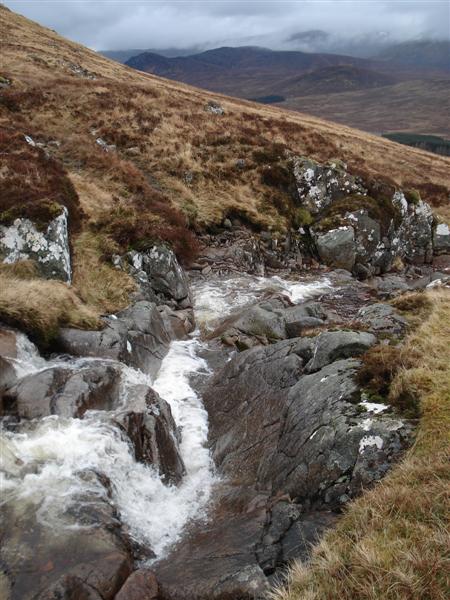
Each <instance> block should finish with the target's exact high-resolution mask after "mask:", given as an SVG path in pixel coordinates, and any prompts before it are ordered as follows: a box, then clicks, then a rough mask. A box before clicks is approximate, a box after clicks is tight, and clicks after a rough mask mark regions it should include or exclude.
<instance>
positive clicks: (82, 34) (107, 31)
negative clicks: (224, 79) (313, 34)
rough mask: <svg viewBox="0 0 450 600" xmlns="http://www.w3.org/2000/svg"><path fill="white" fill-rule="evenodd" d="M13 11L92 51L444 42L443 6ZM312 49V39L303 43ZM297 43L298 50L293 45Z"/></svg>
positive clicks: (337, 3) (214, 4) (21, 0)
mask: <svg viewBox="0 0 450 600" xmlns="http://www.w3.org/2000/svg"><path fill="white" fill-rule="evenodd" d="M4 1H5V4H6V5H7V6H8V7H10V8H11V9H12V10H16V11H17V12H19V13H21V14H24V15H25V16H27V17H29V18H31V19H33V20H36V21H38V22H39V23H41V24H43V25H46V26H48V27H51V28H52V29H55V30H56V31H58V32H59V33H60V34H61V35H64V36H66V37H69V38H70V39H73V40H76V41H79V42H81V43H83V44H86V45H88V46H90V47H92V48H96V49H110V50H114V49H120V48H129V47H133V48H139V47H140V48H149V47H151V48H166V47H178V48H183V47H189V46H203V47H213V46H217V45H224V44H229V45H239V44H245V43H252V44H260V45H266V46H269V47H273V48H285V47H299V48H301V49H306V50H308V49H312V50H315V49H316V48H315V47H304V48H302V47H301V43H300V45H299V42H298V40H297V42H295V43H294V41H293V40H292V39H291V41H290V42H289V41H288V40H289V38H292V36H293V35H295V34H296V33H298V32H302V31H310V30H322V31H326V32H328V33H329V34H330V35H329V36H328V46H327V45H326V43H325V41H324V40H322V42H321V43H322V46H324V47H323V48H320V49H322V50H326V49H327V48H328V49H330V50H333V49H339V48H345V47H346V45H347V46H348V45H349V42H350V46H351V43H352V40H358V42H357V43H358V44H364V38H365V37H367V42H368V44H369V46H370V44H372V43H373V40H374V39H375V45H376V44H377V43H381V42H380V40H382V39H384V40H393V41H395V40H406V39H411V38H418V37H424V36H430V37H435V38H445V39H448V38H449V37H450V32H449V28H450V25H449V22H450V18H449V4H448V2H447V1H446V0H445V1H438V0H436V1H434V0H419V1H409V0H406V1H402V0H400V1H398V0H392V1H382V0H379V1H366V0H359V1H347V0H329V1H307V0H305V1H284V0H280V1H276V0H274V1H267V2H264V1H259V0H256V1H253V2H252V1H247V2H245V1H230V0H228V1H206V2H201V1H187V0H186V1H178V2H172V1H170V0H169V1H144V0H128V1H123V0H122V1H115V0H104V1H98V0H93V1H87V0H81V1H80V0H76V1H72V0H64V1H63V0H53V1H49V0H29V1H26V0H4ZM309 43H310V44H311V41H310V42H309ZM296 44H297V45H296Z"/></svg>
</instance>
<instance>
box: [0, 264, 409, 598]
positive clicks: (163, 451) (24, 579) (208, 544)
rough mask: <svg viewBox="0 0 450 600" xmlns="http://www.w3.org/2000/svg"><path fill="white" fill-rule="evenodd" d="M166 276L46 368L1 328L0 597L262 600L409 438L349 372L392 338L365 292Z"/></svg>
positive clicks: (340, 276) (23, 341) (331, 277)
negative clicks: (383, 340)
mask: <svg viewBox="0 0 450 600" xmlns="http://www.w3.org/2000/svg"><path fill="white" fill-rule="evenodd" d="M170 258H171V260H173V257H170ZM169 271H170V272H171V273H172V274H173V273H174V270H173V269H172V267H169ZM143 272H144V271H143ZM175 272H176V273H177V275H176V276H175V278H174V279H173V280H171V281H170V285H169V287H167V289H163V288H164V285H162V286H161V285H160V286H159V287H160V290H159V291H158V290H155V289H153V291H152V293H154V294H161V293H165V294H166V302H165V303H164V304H157V303H156V302H152V301H150V300H148V299H143V297H142V296H141V297H137V298H136V302H135V303H134V304H133V305H131V306H130V308H128V309H127V310H126V311H123V312H122V313H119V314H117V315H111V316H109V317H107V318H105V328H104V329H103V330H102V331H101V332H83V331H78V330H65V331H62V332H61V336H60V340H59V347H58V348H57V350H58V352H57V353H56V352H55V353H54V354H52V355H50V356H47V357H45V358H44V357H42V356H40V354H39V352H38V350H37V349H36V348H35V347H34V345H33V344H32V343H31V342H30V341H29V340H28V339H27V338H26V336H25V335H24V334H21V333H19V332H16V331H14V330H10V329H7V328H4V329H2V330H1V336H0V349H1V355H2V357H1V359H0V360H1V361H2V371H1V373H2V375H1V379H0V385H1V389H2V415H3V417H2V431H1V444H2V480H1V486H2V496H1V502H2V511H1V513H2V550H1V561H2V562H1V564H2V569H3V570H2V575H1V580H0V581H1V585H0V590H2V597H5V598H10V599H11V600H16V599H17V600H18V599H19V598H20V599H21V600H23V599H30V600H31V598H33V599H35V598H36V599H37V598H39V599H44V598H45V599H47V598H49V599H50V598H52V599H55V600H56V598H71V599H75V600H78V599H80V600H81V599H85V598H86V599H99V598H102V599H104V600H105V599H110V598H111V599H112V598H117V599H119V600H124V599H129V600H133V599H134V598H136V599H137V598H139V599H140V600H143V599H146V598H149V599H150V598H155V599H156V598H160V599H165V598H167V599H173V600H175V599H181V598H183V599H188V598H189V599H193V598H199V599H200V598H202V599H203V598H205V599H206V598H255V597H256V598H259V597H261V598H262V597H264V596H265V594H266V592H267V591H268V590H269V588H270V585H271V583H272V582H273V580H274V579H276V578H277V577H278V576H279V575H280V574H281V573H282V570H283V568H284V567H285V566H286V565H287V564H288V563H289V561H290V560H292V559H294V558H306V556H307V554H308V550H309V545H310V543H311V542H313V541H314V540H316V539H318V537H319V536H320V535H321V533H322V532H323V531H324V529H325V528H327V527H329V526H331V525H332V524H333V523H334V521H335V519H336V518H337V515H338V514H339V511H340V510H341V508H342V506H343V505H345V503H346V502H347V501H348V500H349V499H350V498H352V497H354V496H355V495H358V494H359V493H360V492H361V490H362V489H363V488H364V487H367V486H370V485H372V484H373V482H375V481H377V480H379V479H380V478H381V477H382V476H383V475H384V474H385V472H386V471H387V470H388V469H389V467H390V465H391V463H392V462H393V461H394V460H396V459H398V458H399V456H400V455H401V453H402V451H403V450H404V448H405V447H406V446H407V445H408V444H409V442H410V440H411V436H412V430H413V429H412V425H411V423H409V422H407V421H405V420H404V419H402V418H400V417H399V416H398V415H396V414H394V413H393V412H392V410H391V409H389V408H388V407H387V406H384V405H378V404H372V403H370V402H368V401H367V398H366V397H365V396H364V393H362V392H361V390H360V389H358V386H357V384H356V383H355V379H354V375H355V373H356V372H357V370H358V368H359V364H360V363H359V360H358V357H359V356H360V355H361V354H362V353H364V352H365V351H366V350H367V349H368V348H370V347H371V346H372V345H374V344H376V343H377V336H379V335H380V334H382V333H384V334H389V335H390V336H394V337H396V336H401V335H402V334H403V332H404V330H405V322H404V321H403V319H402V318H401V317H400V316H399V315H397V314H396V313H395V312H394V311H393V310H392V308H391V307H390V306H389V305H387V304H383V303H379V302H378V301H377V299H376V292H375V291H374V290H373V288H371V287H370V286H368V285H367V284H365V283H359V282H357V281H355V280H354V279H353V278H352V277H351V276H350V274H348V273H346V272H345V271H330V272H327V273H326V274H325V273H321V272H317V273H314V274H308V276H304V277H303V278H297V280H293V279H292V277H289V276H286V274H285V273H282V272H280V274H279V275H276V276H272V277H260V276H255V275H247V274H245V273H241V274H239V275H236V274H233V275H217V274H214V273H213V272H211V273H209V274H208V275H205V274H201V272H199V271H193V272H192V273H191V277H190V284H189V282H188V280H187V277H186V275H185V274H184V272H182V271H179V270H178V266H177V269H176V270H175ZM169 279H170V278H169ZM166 281H167V278H166ZM182 285H184V286H185V289H183V290H181V291H180V289H178V295H179V296H182V298H178V299H175V298H174V297H173V296H174V294H176V293H177V292H176V291H175V292H174V291H173V290H177V287H178V288H180V286H182ZM161 290H162V291H161ZM169 293H170V294H171V295H172V298H171V300H168V299H167V295H168V294H169ZM146 297H147V298H148V293H147V295H146ZM158 298H159V301H160V300H161V296H159V297H156V296H155V300H158ZM343 299H344V300H345V301H343ZM180 305H181V306H180ZM348 314H351V315H352V317H351V319H350V320H349V317H348ZM194 320H196V326H195V327H196V328H195V329H193V323H194ZM350 321H351V322H350ZM356 321H358V323H359V325H360V327H358V330H356V329H355V330H352V323H354V322H356ZM361 323H363V324H364V327H361ZM361 329H364V331H362V330H361ZM55 350H56V348H55Z"/></svg>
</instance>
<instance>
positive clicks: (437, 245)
mask: <svg viewBox="0 0 450 600" xmlns="http://www.w3.org/2000/svg"><path fill="white" fill-rule="evenodd" d="M433 252H434V254H436V255H440V254H449V253H450V230H449V227H448V225H447V224H446V223H438V224H437V225H436V227H435V229H434V231H433Z"/></svg>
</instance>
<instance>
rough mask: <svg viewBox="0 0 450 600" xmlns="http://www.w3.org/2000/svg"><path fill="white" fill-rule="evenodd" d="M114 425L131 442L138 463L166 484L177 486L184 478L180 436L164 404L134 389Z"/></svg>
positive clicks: (153, 394)
mask: <svg viewBox="0 0 450 600" xmlns="http://www.w3.org/2000/svg"><path fill="white" fill-rule="evenodd" d="M114 422H115V423H117V424H118V425H120V427H121V428H122V429H123V430H124V431H125V432H126V434H127V436H128V438H129V439H130V440H131V443H132V445H133V449H134V455H135V458H136V460H137V461H139V462H143V463H146V464H151V465H153V466H154V467H155V468H156V469H157V471H158V472H159V474H160V475H161V477H162V478H163V480H164V482H165V483H174V484H178V483H180V481H181V479H182V477H183V475H184V474H185V468H184V464H183V460H182V458H181V456H180V452H179V447H178V444H179V443H180V441H181V439H180V433H179V431H178V429H177V426H176V425H175V421H174V420H173V417H172V412H171V410H170V406H169V405H168V404H167V402H166V401H165V400H163V399H162V398H160V397H159V396H158V394H157V393H156V392H155V391H154V390H152V389H151V388H149V387H147V386H143V385H139V386H134V387H132V388H131V389H129V390H128V391H127V400H126V403H125V407H124V408H123V409H122V410H120V411H119V412H118V413H116V414H115V416H114Z"/></svg>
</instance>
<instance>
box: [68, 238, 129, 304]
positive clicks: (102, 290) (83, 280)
mask: <svg viewBox="0 0 450 600" xmlns="http://www.w3.org/2000/svg"><path fill="white" fill-rule="evenodd" d="M117 252H118V247H117V244H115V243H114V241H113V240H111V239H110V238H109V237H108V236H106V235H105V234H101V233H99V234H94V233H92V232H88V231H85V232H83V233H82V234H81V235H79V236H78V237H77V238H76V239H75V240H74V241H73V283H74V286H75V287H76V289H77V290H78V294H79V296H80V298H81V300H83V302H85V303H86V304H87V305H89V306H90V307H92V308H94V309H95V310H97V311H98V312H100V313H115V312H117V311H119V310H122V309H123V308H125V307H126V306H128V304H129V301H130V300H129V296H130V294H131V293H132V292H134V291H135V289H136V284H135V283H134V281H133V279H132V278H131V277H130V276H129V275H127V274H126V273H125V272H124V271H121V270H118V269H115V268H114V267H113V265H112V264H111V262H110V260H109V259H110V258H111V256H112V255H113V254H116V253H117Z"/></svg>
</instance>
